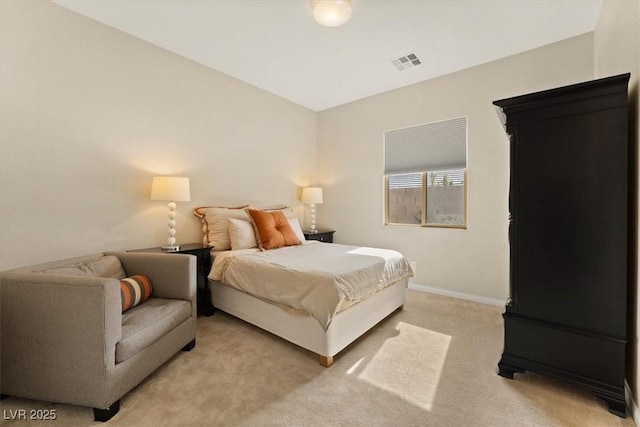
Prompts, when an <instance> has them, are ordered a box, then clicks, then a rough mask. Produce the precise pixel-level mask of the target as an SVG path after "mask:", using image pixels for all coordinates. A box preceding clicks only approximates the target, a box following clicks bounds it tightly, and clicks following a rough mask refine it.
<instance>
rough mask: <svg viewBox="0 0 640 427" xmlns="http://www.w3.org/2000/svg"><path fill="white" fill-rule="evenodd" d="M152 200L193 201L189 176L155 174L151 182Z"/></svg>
mask: <svg viewBox="0 0 640 427" xmlns="http://www.w3.org/2000/svg"><path fill="white" fill-rule="evenodd" d="M151 200H166V201H171V202H189V201H191V191H190V190H189V178H185V177H182V176H154V177H153V182H152V183H151Z"/></svg>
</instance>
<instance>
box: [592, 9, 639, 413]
mask: <svg viewBox="0 0 640 427" xmlns="http://www.w3.org/2000/svg"><path fill="white" fill-rule="evenodd" d="M594 46H595V51H594V58H595V75H596V77H607V76H612V75H616V74H621V73H631V78H630V81H629V101H630V114H629V118H630V120H629V125H630V127H629V134H630V138H631V147H632V152H633V157H634V158H635V159H636V162H635V166H634V167H635V171H634V172H635V173H634V174H633V182H634V185H635V195H636V197H635V199H634V200H633V201H632V205H633V209H632V210H633V213H632V223H633V225H632V230H631V231H632V233H633V234H632V235H633V236H634V237H633V242H632V247H633V251H634V253H633V258H632V268H631V280H630V283H631V289H630V291H629V297H630V298H629V310H628V317H629V322H628V328H629V331H628V336H629V341H628V342H629V344H628V345H627V382H628V383H629V387H630V388H631V390H632V392H633V396H634V401H635V402H636V404H637V403H639V400H638V391H639V390H640V379H639V378H638V372H640V365H639V363H638V334H639V331H640V325H639V323H638V265H640V258H639V257H638V230H640V227H639V226H638V166H637V165H638V159H639V157H638V146H639V145H640V105H639V104H640V102H639V100H638V98H639V96H640V95H639V92H640V83H639V82H640V79H639V77H638V76H639V74H640V2H638V1H631V0H629V1H612V0H607V1H605V2H604V5H603V7H602V11H601V13H600V19H599V21H598V26H597V27H596V31H595V35H594ZM639 415H640V414H635V419H636V420H638V419H639V418H640V417H639Z"/></svg>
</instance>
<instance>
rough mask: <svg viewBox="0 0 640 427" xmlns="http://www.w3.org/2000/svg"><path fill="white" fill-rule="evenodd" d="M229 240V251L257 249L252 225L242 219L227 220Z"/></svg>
mask: <svg viewBox="0 0 640 427" xmlns="http://www.w3.org/2000/svg"><path fill="white" fill-rule="evenodd" d="M227 223H228V225H229V239H230V241H231V250H234V251H235V250H238V249H251V248H257V247H258V241H257V239H256V233H255V231H254V230H253V225H252V224H251V222H249V221H245V220H243V219H235V218H228V219H227Z"/></svg>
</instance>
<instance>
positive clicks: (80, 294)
mask: <svg viewBox="0 0 640 427" xmlns="http://www.w3.org/2000/svg"><path fill="white" fill-rule="evenodd" d="M0 297H1V298H0V315H1V322H0V333H1V335H0V336H1V350H0V351H1V354H2V366H1V374H2V392H3V393H5V394H16V395H19V396H25V397H28V396H33V395H34V394H33V390H38V391H40V392H42V393H44V394H46V395H42V394H40V395H38V396H36V397H37V398H39V399H50V400H53V401H56V400H57V399H58V397H56V396H66V397H67V398H68V400H67V401H68V402H71V403H77V404H83V405H89V406H98V403H99V402H102V401H104V400H106V397H105V395H106V391H107V385H106V379H107V372H108V371H109V370H110V369H111V368H113V367H114V366H115V346H116V343H117V342H118V341H119V340H120V339H121V336H122V309H121V300H120V284H119V282H118V280H116V279H107V278H99V277H88V276H63V275H51V274H44V273H25V272H3V273H0ZM71 373H72V374H71Z"/></svg>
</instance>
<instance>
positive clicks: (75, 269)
mask: <svg viewBox="0 0 640 427" xmlns="http://www.w3.org/2000/svg"><path fill="white" fill-rule="evenodd" d="M39 273H45V274H61V275H65V276H95V277H109V278H112V279H118V280H122V279H124V278H125V277H126V274H125V272H124V269H123V268H122V264H120V260H119V259H118V257H116V256H114V255H105V256H103V257H100V258H98V259H97V260H95V261H91V262H86V263H82V264H76V265H68V266H64V267H56V268H50V269H48V270H41V271H39Z"/></svg>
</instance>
